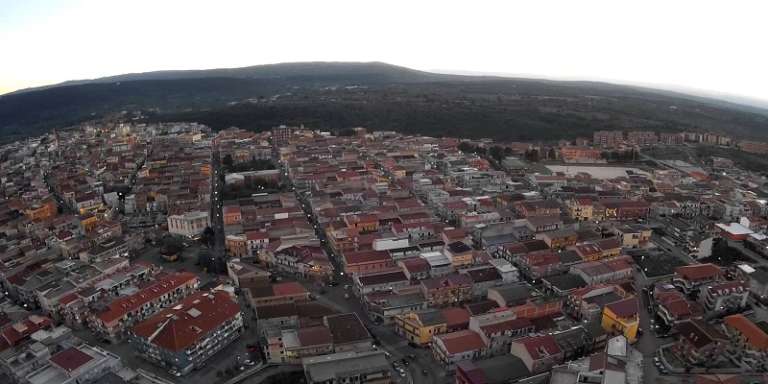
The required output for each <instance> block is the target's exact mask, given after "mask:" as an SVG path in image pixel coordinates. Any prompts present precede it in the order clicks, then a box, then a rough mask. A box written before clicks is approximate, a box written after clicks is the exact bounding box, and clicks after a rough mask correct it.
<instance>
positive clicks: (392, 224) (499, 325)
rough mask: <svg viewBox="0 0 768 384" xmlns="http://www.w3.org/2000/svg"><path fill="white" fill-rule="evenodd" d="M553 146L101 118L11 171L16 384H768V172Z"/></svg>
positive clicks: (4, 310)
mask: <svg viewBox="0 0 768 384" xmlns="http://www.w3.org/2000/svg"><path fill="white" fill-rule="evenodd" d="M697 148H704V149H718V150H724V149H727V150H729V151H735V152H739V153H749V154H755V153H757V154H765V153H768V144H765V143H760V142H753V141H739V140H736V139H734V138H731V137H730V136H725V135H720V134H715V133H706V132H682V133H668V132H667V133H657V132H645V131H642V132H640V131H626V130H625V131H621V130H617V131H598V132H595V133H594V136H593V137H589V138H578V139H573V140H560V141H554V142H550V143H534V142H495V141H492V140H489V139H488V140H476V139H473V140H470V139H464V138H458V137H427V136H419V135H406V134H401V133H397V132H390V131H377V130H372V129H366V128H362V127H359V128H354V129H345V130H340V131H337V132H326V131H321V130H315V129H312V128H311V127H304V126H297V127H292V126H277V127H274V128H272V129H271V130H268V131H264V132H253V131H248V130H243V129H238V128H234V127H233V128H229V129H225V130H220V131H214V130H212V129H210V128H209V127H207V126H205V125H202V124H197V123H187V122H180V123H144V122H133V121H131V120H127V119H125V120H119V119H104V120H96V121H90V122H87V123H83V124H80V125H78V126H75V127H71V128H67V129H59V130H54V131H52V132H50V133H48V134H45V135H43V136H40V137H34V138H29V139H25V140H21V141H17V142H14V143H11V144H7V145H4V146H3V147H0V255H1V257H0V285H1V289H0V382H2V383H20V384H75V383H77V384H88V383H96V382H98V383H110V384H113V383H114V384H118V383H135V384H169V383H182V382H183V383H200V384H209V383H224V384H235V383H289V382H290V383H301V382H303V383H307V384H311V383H323V384H330V383H373V384H386V383H456V384H501V383H530V384H534V383H541V384H577V383H605V384H622V383H626V384H639V383H694V382H695V383H706V384H709V383H712V384H717V383H764V382H767V381H768V307H767V306H766V305H768V219H767V218H766V217H768V205H767V204H768V192H766V189H765V185H766V174H765V173H764V172H763V173H761V172H758V171H757V170H755V169H749V168H748V167H743V166H741V164H739V163H738V162H737V161H734V159H729V158H727V157H721V156H707V157H704V158H702V157H696V156H693V155H691V154H692V153H694V152H695V150H696V149H697Z"/></svg>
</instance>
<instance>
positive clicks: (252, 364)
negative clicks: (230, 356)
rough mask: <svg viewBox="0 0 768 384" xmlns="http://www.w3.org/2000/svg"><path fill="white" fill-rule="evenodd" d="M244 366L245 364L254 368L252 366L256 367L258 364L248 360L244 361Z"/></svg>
mask: <svg viewBox="0 0 768 384" xmlns="http://www.w3.org/2000/svg"><path fill="white" fill-rule="evenodd" d="M243 364H245V365H247V366H249V367H252V366H254V365H256V362H254V361H253V360H246V361H243Z"/></svg>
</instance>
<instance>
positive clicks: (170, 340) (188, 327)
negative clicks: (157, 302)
mask: <svg viewBox="0 0 768 384" xmlns="http://www.w3.org/2000/svg"><path fill="white" fill-rule="evenodd" d="M239 313H240V305H238V304H237V302H235V301H233V300H232V298H231V297H230V296H229V294H228V293H226V292H224V291H217V292H214V293H206V292H198V293H195V294H193V295H191V296H189V297H187V298H186V299H184V300H182V301H181V302H180V303H178V304H177V305H175V306H173V307H171V308H166V309H164V310H162V311H160V312H159V313H157V314H156V315H154V316H152V317H150V318H149V319H147V320H144V321H142V322H141V323H139V324H136V326H135V327H133V333H134V334H135V335H136V336H139V337H142V338H146V339H151V341H150V342H151V343H152V344H155V345H157V346H159V347H161V348H163V349H166V350H169V351H174V352H175V351H182V350H185V349H187V348H189V347H190V346H192V345H193V344H194V343H195V342H197V340H199V339H201V338H204V337H206V336H207V335H208V334H209V333H210V332H212V331H214V330H216V329H218V328H219V327H221V325H222V324H224V323H225V322H227V321H229V320H231V319H233V318H234V317H235V316H237V315H238V314H239ZM153 336H154V337H153Z"/></svg>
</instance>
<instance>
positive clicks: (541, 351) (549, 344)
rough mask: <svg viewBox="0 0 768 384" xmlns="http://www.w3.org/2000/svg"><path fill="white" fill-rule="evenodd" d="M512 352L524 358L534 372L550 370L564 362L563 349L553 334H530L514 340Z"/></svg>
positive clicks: (524, 361)
mask: <svg viewBox="0 0 768 384" xmlns="http://www.w3.org/2000/svg"><path fill="white" fill-rule="evenodd" d="M509 353H510V354H512V355H514V356H517V357H518V358H519V359H520V360H522V362H523V364H525V367H526V368H528V370H529V371H530V372H531V373H532V374H537V373H542V372H545V371H549V370H550V369H552V367H554V366H555V365H556V364H561V363H562V362H563V356H564V354H563V351H562V349H560V347H559V346H558V345H557V341H556V340H555V338H554V336H552V335H543V336H529V337H523V338H521V339H517V340H514V341H512V345H511V347H510V351H509Z"/></svg>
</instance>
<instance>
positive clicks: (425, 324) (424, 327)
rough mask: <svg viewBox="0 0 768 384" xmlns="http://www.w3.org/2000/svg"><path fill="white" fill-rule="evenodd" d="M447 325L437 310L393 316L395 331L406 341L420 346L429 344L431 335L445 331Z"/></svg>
mask: <svg viewBox="0 0 768 384" xmlns="http://www.w3.org/2000/svg"><path fill="white" fill-rule="evenodd" d="M447 327H448V325H447V323H446V321H445V317H444V316H443V314H442V312H441V311H439V310H428V311H424V312H410V313H406V314H404V315H397V316H395V332H397V333H398V334H400V335H402V336H403V337H405V338H406V339H407V340H408V342H410V343H414V344H417V345H420V346H425V345H429V344H430V343H431V342H432V336H434V335H439V334H442V333H445V332H446V331H447Z"/></svg>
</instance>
